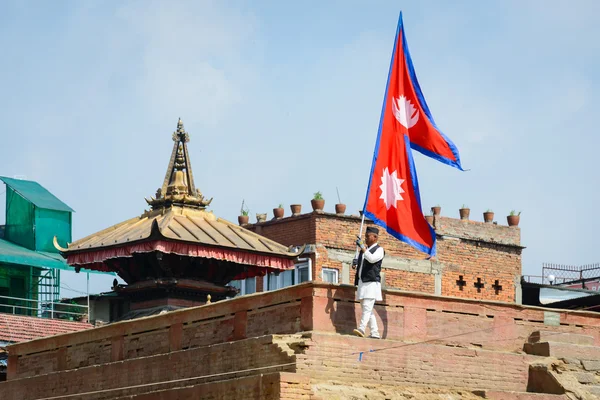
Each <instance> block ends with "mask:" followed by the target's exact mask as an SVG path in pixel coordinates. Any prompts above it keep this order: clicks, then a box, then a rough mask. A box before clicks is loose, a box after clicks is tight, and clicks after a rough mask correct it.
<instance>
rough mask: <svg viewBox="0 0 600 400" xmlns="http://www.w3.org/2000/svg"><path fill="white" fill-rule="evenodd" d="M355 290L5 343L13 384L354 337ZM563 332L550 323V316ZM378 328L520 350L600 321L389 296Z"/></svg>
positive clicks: (274, 296)
mask: <svg viewBox="0 0 600 400" xmlns="http://www.w3.org/2000/svg"><path fill="white" fill-rule="evenodd" d="M355 291H356V289H355V287H354V286H350V285H333V284H331V285H328V284H321V283H316V282H307V283H304V284H301V285H297V286H292V287H288V288H284V289H280V290H276V291H271V292H264V293H257V294H253V295H248V296H243V297H240V298H234V299H230V300H225V301H220V302H215V303H213V304H209V305H204V306H200V307H194V308H189V309H184V310H178V311H172V312H169V313H167V314H163V315H157V316H152V317H147V318H140V319H137V320H134V321H124V322H119V323H115V324H111V325H107V326H103V327H100V328H95V329H91V330H87V331H82V332H75V333H71V334H66V335H58V336H53V337H48V338H44V339H38V340H34V341H31V342H25V343H19V344H15V345H11V346H8V351H9V356H10V359H9V374H8V379H9V380H11V379H15V378H22V377H27V376H32V375H38V374H44V373H50V372H56V371H61V370H67V369H73V368H83V367H86V366H91V365H95V364H98V363H106V362H116V361H124V360H128V359H134V358H139V357H146V356H151V355H156V354H166V353H169V352H173V351H177V350H178V349H192V348H196V347H201V346H207V345H211V344H219V343H225V342H230V341H237V340H241V339H245V338H251V337H256V336H260V335H270V334H292V333H297V332H303V331H319V332H331V333H344V334H350V333H351V332H352V329H354V328H355V327H356V324H357V321H358V318H359V317H360V313H361V310H360V304H359V303H357V302H356V300H355ZM548 313H549V314H552V315H553V316H554V318H553V320H557V321H558V323H560V325H559V326H550V325H545V324H544V321H545V320H546V316H547V314H548ZM375 315H376V318H377V320H378V324H379V326H380V332H381V333H382V334H383V335H384V337H385V338H388V339H394V340H403V341H412V342H419V341H425V340H426V341H435V342H436V343H446V344H451V345H460V346H466V347H471V346H476V347H478V348H482V349H488V350H503V351H520V350H521V349H522V346H523V341H524V338H526V337H528V336H529V334H531V332H533V331H537V330H540V329H544V330H552V331H556V332H573V333H581V334H586V335H590V336H592V337H594V340H595V343H596V344H600V315H598V314H597V313H592V312H586V311H573V310H569V311H568V312H567V311H564V312H561V311H558V310H557V311H548V310H547V309H543V308H538V307H524V306H517V305H514V304H509V303H505V302H495V301H484V300H472V299H466V298H465V299H463V298H456V297H442V296H434V295H428V294H424V293H417V292H405V291H398V290H391V289H388V290H384V299H383V301H382V302H381V303H378V304H377V305H376V306H375Z"/></svg>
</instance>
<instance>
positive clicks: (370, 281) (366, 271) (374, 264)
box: [353, 227, 385, 339]
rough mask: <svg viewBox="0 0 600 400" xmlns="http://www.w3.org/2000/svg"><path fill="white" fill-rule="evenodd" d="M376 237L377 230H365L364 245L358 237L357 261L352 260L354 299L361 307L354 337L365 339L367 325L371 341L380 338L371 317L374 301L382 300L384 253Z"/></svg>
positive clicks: (373, 317)
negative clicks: (353, 266) (355, 288)
mask: <svg viewBox="0 0 600 400" xmlns="http://www.w3.org/2000/svg"><path fill="white" fill-rule="evenodd" d="M378 235H379V229H377V228H375V227H368V228H367V235H366V238H365V241H366V245H365V242H363V241H362V240H361V239H360V237H359V238H358V240H357V241H356V244H357V245H358V247H360V253H359V255H358V259H356V260H354V261H355V264H356V266H357V270H356V277H355V278H354V285H358V289H357V290H356V297H357V299H358V300H360V304H361V306H362V317H361V319H360V325H359V326H358V328H357V329H355V330H354V331H353V332H354V334H355V335H356V336H360V337H365V331H366V328H367V324H369V329H370V330H371V333H370V335H369V337H370V338H372V339H380V338H381V337H380V336H379V329H378V327H377V320H376V319H375V315H373V306H374V305H375V301H381V300H383V298H382V296H381V262H382V260H383V257H384V255H385V251H384V250H383V248H382V247H380V246H379V245H378V244H377V237H378ZM353 264H354V263H353Z"/></svg>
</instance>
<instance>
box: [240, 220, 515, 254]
mask: <svg viewBox="0 0 600 400" xmlns="http://www.w3.org/2000/svg"><path fill="white" fill-rule="evenodd" d="M361 220H362V217H360V216H356V215H339V214H332V213H326V212H317V211H313V212H311V213H307V214H301V215H298V216H289V217H284V218H280V219H272V220H270V221H265V222H260V223H254V224H248V225H246V226H245V228H247V229H249V230H252V231H254V232H256V233H259V234H261V235H264V236H266V237H269V238H272V239H273V240H275V241H278V242H280V243H282V244H285V245H287V246H290V245H302V244H305V243H308V244H316V243H320V244H323V245H325V246H327V247H336V248H347V249H352V248H354V241H355V239H356V235H357V234H358V232H359V229H360V223H361ZM325 221H332V222H331V223H330V224H327V223H326V222H325ZM367 226H374V224H373V222H372V221H370V220H369V219H366V220H365V229H366V227H367ZM288 227H290V228H289V229H288ZM434 227H435V229H436V234H437V235H438V236H448V237H454V238H460V239H465V240H473V241H480V242H489V243H495V244H500V245H506V246H516V247H521V230H520V228H518V227H509V226H504V225H496V224H490V223H485V222H478V221H471V220H461V219H456V218H449V217H441V216H436V217H435V219H434ZM307 231H309V232H307ZM334 235H335V236H334ZM380 236H381V235H380ZM383 236H387V233H385V232H384V233H383ZM277 239H279V240H277ZM390 239H391V240H396V239H394V238H390ZM380 240H383V241H386V240H387V239H386V238H383V239H382V238H380ZM417 254H420V253H417Z"/></svg>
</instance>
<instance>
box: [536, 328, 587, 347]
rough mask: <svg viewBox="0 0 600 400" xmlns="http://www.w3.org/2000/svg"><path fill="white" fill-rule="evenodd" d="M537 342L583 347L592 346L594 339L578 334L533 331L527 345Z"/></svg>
mask: <svg viewBox="0 0 600 400" xmlns="http://www.w3.org/2000/svg"><path fill="white" fill-rule="evenodd" d="M539 342H560V343H569V344H580V345H583V346H593V345H594V337H593V336H589V335H582V334H580V333H570V332H553V331H535V332H532V333H531V335H529V343H539Z"/></svg>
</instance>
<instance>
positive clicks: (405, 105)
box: [392, 96, 419, 129]
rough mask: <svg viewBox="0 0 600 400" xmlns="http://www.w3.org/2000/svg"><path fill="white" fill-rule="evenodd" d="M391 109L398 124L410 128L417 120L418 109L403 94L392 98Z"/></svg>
mask: <svg viewBox="0 0 600 400" xmlns="http://www.w3.org/2000/svg"><path fill="white" fill-rule="evenodd" d="M392 111H393V112H394V117H396V119H397V120H398V122H400V125H402V126H403V127H405V128H406V129H410V128H412V127H413V126H415V124H416V123H417V122H418V121H419V110H417V109H416V108H415V106H414V105H413V104H412V103H411V102H410V100H408V99H407V98H406V97H404V96H400V97H399V98H397V99H394V98H392Z"/></svg>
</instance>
